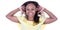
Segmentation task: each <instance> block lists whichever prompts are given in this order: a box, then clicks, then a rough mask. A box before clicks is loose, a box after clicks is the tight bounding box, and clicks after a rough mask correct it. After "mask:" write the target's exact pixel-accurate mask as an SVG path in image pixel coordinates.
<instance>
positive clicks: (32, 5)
mask: <svg viewBox="0 0 60 30" xmlns="http://www.w3.org/2000/svg"><path fill="white" fill-rule="evenodd" d="M26 7H27V8H28V7H30V8H31V7H32V8H35V5H34V4H32V3H30V4H28V5H27V6H26Z"/></svg>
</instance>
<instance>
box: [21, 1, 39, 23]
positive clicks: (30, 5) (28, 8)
mask: <svg viewBox="0 0 60 30" xmlns="http://www.w3.org/2000/svg"><path fill="white" fill-rule="evenodd" d="M22 6H24V7H25V8H24V12H25V14H26V16H27V19H28V17H34V22H36V23H37V22H38V21H39V17H38V10H37V8H38V6H39V4H38V3H37V2H35V1H27V2H25V3H24V4H23V5H22Z"/></svg>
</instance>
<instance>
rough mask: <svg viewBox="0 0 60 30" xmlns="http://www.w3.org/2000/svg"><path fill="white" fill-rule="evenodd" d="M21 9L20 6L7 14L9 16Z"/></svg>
mask: <svg viewBox="0 0 60 30" xmlns="http://www.w3.org/2000/svg"><path fill="white" fill-rule="evenodd" d="M18 11H19V8H17V9H15V10H13V11H11V12H10V13H8V14H7V16H13V15H14V14H15V13H17V12H18Z"/></svg>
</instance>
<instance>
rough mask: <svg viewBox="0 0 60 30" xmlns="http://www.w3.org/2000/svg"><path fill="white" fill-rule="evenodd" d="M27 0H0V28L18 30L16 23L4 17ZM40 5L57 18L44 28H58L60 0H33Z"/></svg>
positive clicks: (59, 25) (56, 29) (50, 29)
mask: <svg viewBox="0 0 60 30" xmlns="http://www.w3.org/2000/svg"><path fill="white" fill-rule="evenodd" d="M26 1H29V0H0V30H19V28H18V26H17V23H14V22H12V21H10V20H9V19H7V18H6V15H7V14H8V13H9V12H11V11H12V10H14V9H16V8H17V7H20V6H21V5H22V4H23V3H24V2H26ZM33 1H37V2H38V3H39V4H40V5H41V6H43V7H45V8H47V9H48V10H49V11H51V12H52V13H53V14H54V15H55V16H56V17H57V18H58V19H57V21H55V22H54V23H51V24H48V25H47V26H46V27H45V30H60V0H33ZM18 15H19V14H18Z"/></svg>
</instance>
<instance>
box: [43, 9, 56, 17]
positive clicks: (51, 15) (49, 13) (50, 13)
mask: <svg viewBox="0 0 60 30" xmlns="http://www.w3.org/2000/svg"><path fill="white" fill-rule="evenodd" d="M43 11H44V12H45V13H47V14H48V16H49V17H50V18H56V16H55V15H54V14H53V13H52V12H50V11H48V10H47V9H44V10H43Z"/></svg>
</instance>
